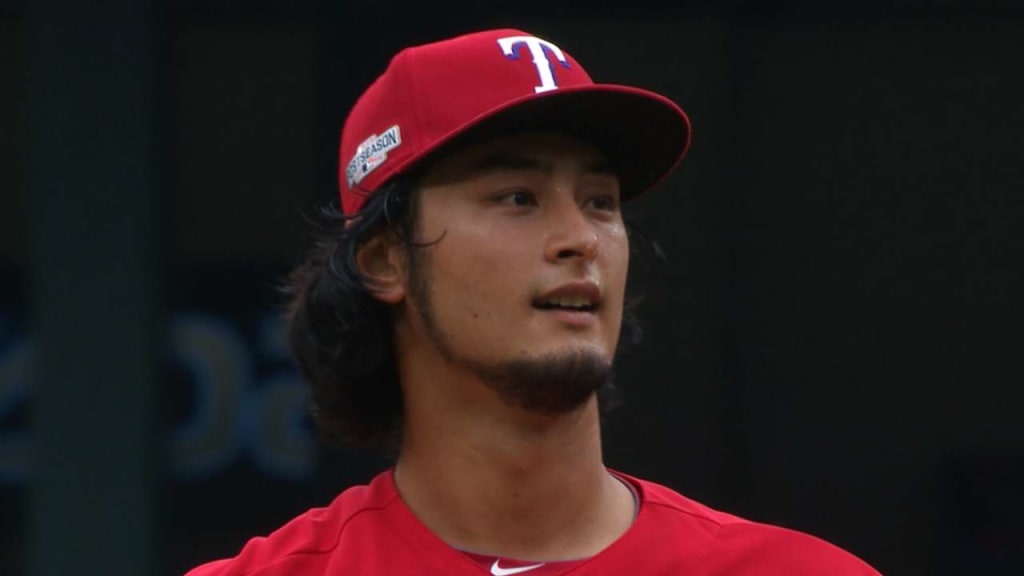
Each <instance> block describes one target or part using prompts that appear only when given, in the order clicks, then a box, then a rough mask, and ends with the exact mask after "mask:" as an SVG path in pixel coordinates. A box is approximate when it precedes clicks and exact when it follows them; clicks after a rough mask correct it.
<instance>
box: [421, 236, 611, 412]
mask: <svg viewBox="0 0 1024 576" xmlns="http://www.w3.org/2000/svg"><path fill="white" fill-rule="evenodd" d="M425 252H426V251H425V250H421V249H416V248H414V249H412V250H411V251H410V253H409V256H408V261H407V264H408V270H409V280H410V282H409V284H410V291H409V293H410V298H411V299H412V300H413V303H414V304H415V306H416V309H417V310H418V312H419V316H420V319H421V321H422V322H423V326H424V329H425V330H426V333H427V336H428V338H430V340H431V342H432V343H433V345H434V346H435V347H436V348H437V349H438V351H439V352H440V353H441V355H442V356H443V357H444V358H445V359H446V360H447V361H448V362H450V363H452V364H455V365H457V366H461V367H463V368H466V369H468V370H469V371H470V372H472V373H474V374H475V375H477V376H478V377H479V378H480V380H481V381H482V382H483V383H484V384H485V385H486V386H488V387H489V388H491V389H492V390H494V391H495V392H496V393H497V394H498V396H499V397H501V398H502V400H504V401H505V403H507V404H508V405H510V406H516V407H518V408H522V409H523V410H526V411H528V412H532V413H535V414H539V415H543V416H558V415H562V414H568V413H570V412H573V411H575V410H577V409H579V408H581V407H582V406H584V405H585V404H586V403H587V402H588V401H589V400H590V398H591V397H592V396H593V395H594V394H595V393H597V392H598V391H600V390H610V389H611V388H613V384H612V381H613V371H612V364H611V362H609V361H608V360H606V359H605V358H604V357H603V356H602V355H601V354H600V353H599V352H598V351H596V350H592V349H589V348H580V349H570V350H565V351H559V352H551V353H548V354H544V355H541V356H537V357H532V358H517V359H512V360H508V361H504V362H497V363H493V364H483V363H479V362H475V361H472V360H470V359H467V358H463V357H460V356H459V355H458V354H457V353H456V351H455V350H453V349H452V347H451V346H450V344H449V342H448V338H446V336H445V333H444V331H443V330H442V329H441V327H440V326H439V325H438V322H437V317H436V315H435V313H434V306H433V299H432V297H431V281H430V275H429V272H428V271H427V270H428V268H429V262H428V260H429V256H428V255H427V254H426V253H425Z"/></svg>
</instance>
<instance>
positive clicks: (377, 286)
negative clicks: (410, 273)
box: [356, 233, 405, 304]
mask: <svg viewBox="0 0 1024 576" xmlns="http://www.w3.org/2000/svg"><path fill="white" fill-rule="evenodd" d="M395 240H396V239H394V238H391V237H390V235H388V234H386V233H385V234H377V235H376V236H374V237H373V238H371V239H370V240H368V241H367V242H366V243H365V244H363V245H362V246H360V247H359V249H358V250H357V251H356V265H357V266H358V267H359V271H360V272H362V273H363V275H364V276H365V277H366V279H367V286H366V288H367V289H368V290H369V291H370V292H371V293H372V294H373V295H374V296H376V297H377V299H378V300H381V301H382V302H386V303H388V304H397V303H399V302H401V301H402V299H403V298H405V265H404V263H405V255H404V249H403V247H402V246H401V244H400V243H399V242H397V241H395Z"/></svg>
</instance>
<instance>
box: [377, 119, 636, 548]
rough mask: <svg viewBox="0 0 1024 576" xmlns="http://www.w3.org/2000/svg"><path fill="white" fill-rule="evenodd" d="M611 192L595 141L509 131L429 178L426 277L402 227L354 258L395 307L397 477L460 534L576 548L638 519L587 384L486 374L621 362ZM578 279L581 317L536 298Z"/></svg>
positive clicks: (435, 526) (622, 235)
mask: <svg viewBox="0 0 1024 576" xmlns="http://www.w3.org/2000/svg"><path fill="white" fill-rule="evenodd" d="M618 204H619V185H618V180H617V178H616V177H615V176H614V174H613V173H611V172H610V171H609V170H608V169H607V165H606V163H605V162H604V158H603V157H602V156H601V154H600V153H599V152H598V151H597V150H596V149H594V148H593V147H592V146H590V145H588V144H586V143H584V142H581V141H578V140H576V139H573V138H569V137H565V136H557V135H537V134H534V135H518V136H510V137H505V138H500V139H497V140H493V141H490V142H487V143H484V144H481V145H478V146H474V147H471V148H468V149H465V150H461V151H458V152H455V153H453V154H451V155H449V156H448V157H446V158H443V159H441V160H439V161H437V162H435V163H434V164H433V165H432V167H431V168H430V169H429V170H428V172H427V173H426V174H425V175H424V176H423V178H422V179H421V196H420V219H419V221H418V222H417V227H416V239H417V240H418V241H420V242H425V243H429V242H433V243H432V244H431V245H430V246H429V247H427V248H422V249H420V250H423V251H424V252H423V254H422V255H420V256H421V257H420V256H418V258H420V259H418V260H417V268H418V270H417V271H416V272H414V271H413V270H411V269H410V266H409V255H408V254H406V253H404V251H403V249H402V247H401V244H400V243H398V242H395V241H394V239H389V238H386V237H379V238H376V239H374V240H372V241H370V242H369V243H367V244H366V245H365V246H364V247H363V249H362V250H361V251H360V253H359V258H358V260H359V264H360V267H361V268H362V270H363V271H364V273H366V274H367V275H368V276H369V277H370V278H372V279H373V283H374V289H375V292H376V294H377V297H378V298H380V299H381V300H383V301H385V302H388V303H390V304H392V305H393V306H394V309H395V312H396V313H395V314H394V316H395V318H396V320H395V338H396V340H395V342H396V349H397V350H396V351H397V357H398V363H399V366H398V369H399V376H400V380H401V383H402V390H403V395H404V400H405V408H404V409H405V427H404V429H403V441H402V446H401V450H400V456H399V459H398V462H397V465H396V468H395V481H396V484H397V486H398V489H399V492H400V493H401V495H402V498H403V500H404V501H405V502H406V504H407V505H408V506H409V508H410V509H411V510H412V511H413V513H414V514H416V516H417V517H418V518H419V519H420V520H421V521H422V522H423V523H424V524H425V525H426V526H427V527H428V528H429V529H430V530H431V531H432V532H434V533H435V534H436V535H438V536H439V537H440V538H441V539H443V540H444V541H446V542H448V543H449V544H451V545H452V546H455V547H457V548H460V549H465V550H470V551H474V552H478V553H481V554H492V555H497V556H504V557H510V558H520V559H527V560H536V561H550V560H559V559H573V558H582V557H587V556H591V555H593V554H596V553H597V552H599V551H600V550H602V549H604V548H605V547H607V546H608V545H609V544H611V543H612V542H613V541H614V540H615V539H617V538H618V537H619V536H621V535H622V533H624V532H625V531H626V530H627V529H628V527H629V525H630V523H631V522H632V519H633V517H634V514H635V503H634V500H633V496H632V494H631V493H630V492H629V490H628V489H627V488H626V487H625V486H624V485H623V484H622V483H621V482H620V481H618V480H616V479H615V478H614V477H612V476H610V475H609V474H608V472H607V470H606V469H605V467H604V464H603V460H602V453H601V439H600V426H599V418H598V410H597V402H596V397H595V396H594V395H593V394H590V395H589V396H586V397H585V398H583V399H582V400H581V401H580V402H579V403H576V404H575V405H573V406H571V407H568V408H565V409H561V410H557V411H538V410H530V409H525V408H523V407H522V404H518V403H517V402H514V401H510V399H509V398H508V397H507V395H506V396H503V395H502V394H501V393H499V390H498V389H496V387H495V385H494V384H493V383H491V382H488V381H487V378H486V377H485V376H484V375H485V374H486V372H487V370H489V369H492V368H495V367H497V368H500V367H502V366H504V365H507V364H508V363H510V362H517V361H518V362H524V361H525V362H534V363H538V365H540V366H544V365H545V364H544V363H545V362H548V363H550V361H551V359H552V358H556V359H557V358H567V357H570V358H571V357H577V358H581V357H582V358H587V359H588V360H589V361H592V362H599V363H600V364H602V365H607V366H610V365H611V362H612V359H613V357H614V354H615V349H616V346H617V345H618V337H619V330H620V325H621V322H622V305H623V297H624V293H625V285H626V276H627V269H628V264H629V244H628V238H627V236H626V231H625V226H624V224H623V221H622V215H621V212H620V211H619V206H618ZM416 274H422V275H424V277H425V278H426V279H427V282H426V288H424V286H423V284H424V283H423V279H424V277H419V278H417V277H416ZM417 280H419V281H420V283H419V284H417ZM581 281H582V282H592V283H594V284H596V285H597V286H599V289H600V295H601V304H600V306H599V307H598V308H597V309H596V310H595V311H594V312H593V313H591V314H589V315H584V316H585V319H584V320H582V321H581V320H580V317H579V316H575V317H572V318H569V317H566V316H565V315H560V314H559V313H556V312H553V311H549V310H541V309H538V308H537V307H536V306H535V303H536V301H537V300H538V298H540V297H541V296H542V295H544V294H546V293H548V292H549V291H551V290H553V289H556V288H558V287H560V286H565V285H567V284H569V283H573V282H581ZM417 286H419V288H417Z"/></svg>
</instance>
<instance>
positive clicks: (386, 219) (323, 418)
mask: <svg viewBox="0 0 1024 576" xmlns="http://www.w3.org/2000/svg"><path fill="white" fill-rule="evenodd" d="M417 217H418V194H417V189H416V184H415V180H414V179H413V178H412V177H411V176H405V177H403V176H399V177H397V178H395V179H392V180H391V181H389V182H388V183H386V184H385V185H383V186H382V187H381V188H380V189H378V191H377V192H375V193H374V194H372V195H370V196H369V198H368V199H367V201H366V203H365V204H364V205H363V207H362V209H360V211H359V212H358V214H356V215H344V214H342V213H341V212H340V211H338V210H337V208H333V207H327V208H324V209H322V210H321V211H320V219H319V222H317V223H315V226H316V228H317V231H318V241H317V243H316V245H315V246H314V248H313V249H312V250H311V251H310V252H309V254H308V255H307V258H306V261H305V262H303V263H302V264H301V265H299V266H298V267H297V268H296V269H295V270H294V271H293V272H292V273H291V275H290V276H289V278H288V283H287V286H286V293H287V294H288V296H289V297H290V299H291V302H290V304H289V307H288V339H289V345H290V347H291V350H292V354H293V355H294V356H295V359H296V360H297V362H298V366H299V371H300V373H301V374H302V377H303V378H305V379H306V380H307V381H308V382H309V383H310V385H311V387H312V397H311V400H312V415H313V419H314V422H315V423H316V425H317V427H318V428H319V429H320V432H321V433H322V434H323V435H324V436H325V437H326V438H327V439H328V440H329V441H331V442H332V443H334V444H338V445H340V446H348V447H373V448H383V449H385V450H388V451H395V450H397V448H398V442H399V435H400V433H401V428H402V412H403V406H402V391H401V386H400V383H399V381H398V370H397V362H396V360H397V359H396V358H395V350H394V332H393V326H392V319H391V311H390V307H389V305H388V304H385V303H383V302H381V301H380V300H378V299H377V298H375V297H374V296H373V294H372V292H371V291H370V290H369V289H368V288H367V286H368V284H369V282H368V279H367V278H365V276H364V275H363V274H362V273H361V272H360V270H359V267H358V265H357V263H356V253H357V252H358V250H359V248H360V246H362V245H363V244H364V243H366V242H367V241H368V240H370V239H371V238H373V237H374V236H376V235H378V234H382V233H393V234H394V235H395V236H396V237H397V238H398V239H399V240H400V241H401V242H403V243H404V245H405V247H406V249H408V250H410V251H411V250H414V249H417V248H419V247H422V246H423V245H420V244H416V243H414V242H413V240H412V238H413V229H414V226H415V223H416V220H417ZM627 230H628V231H629V233H630V236H631V237H632V236H634V233H636V230H635V228H634V227H632V226H627ZM637 236H638V237H639V239H641V240H642V241H643V242H644V243H645V244H647V245H649V246H651V247H653V248H654V249H655V251H656V252H657V251H658V248H657V245H655V244H653V243H652V242H650V240H649V239H648V238H647V237H646V236H645V235H643V234H642V233H639V234H637ZM638 301H639V300H631V301H629V302H628V303H627V306H626V309H625V311H624V315H623V324H622V337H621V338H620V340H621V342H622V345H620V349H622V348H623V347H628V346H629V345H631V344H636V343H637V342H639V339H640V328H639V325H638V323H637V320H636V317H635V316H634V314H633V313H632V310H631V309H632V307H633V304H635V303H637V302H638ZM614 392H615V390H614V389H613V388H612V387H611V386H610V385H609V386H608V387H606V388H602V389H601V390H600V391H599V392H598V400H599V403H600V405H601V410H602V412H603V413H604V412H607V411H608V410H610V409H611V408H613V407H614V406H615V405H617V404H618V399H617V397H616V395H615V394H614Z"/></svg>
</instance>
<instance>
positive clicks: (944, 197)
mask: <svg viewBox="0 0 1024 576" xmlns="http://www.w3.org/2000/svg"><path fill="white" fill-rule="evenodd" d="M494 26H512V27H519V28H523V29H526V30H528V31H530V32H532V33H535V34H537V35H540V36H544V37H546V38H548V39H550V40H552V41H554V42H556V43H557V44H559V45H560V46H562V47H563V48H564V49H566V50H567V51H569V52H570V53H572V54H573V55H574V56H575V57H576V58H577V59H578V60H579V61H581V62H582V63H583V64H584V65H585V66H586V67H587V69H588V71H589V72H590V73H591V75H592V76H593V77H595V79H597V80H598V81H606V82H614V83H624V84H635V85H639V86H643V87H646V88H650V89H653V90H656V91H660V92H662V93H665V94H667V95H669V96H671V97H672V98H673V99H675V100H676V101H678V102H679V103H680V104H681V105H682V106H683V108H684V109H686V110H687V112H688V113H689V115H690V117H691V120H692V122H693V127H694V138H693V146H692V148H691V153H690V155H689V157H688V158H687V159H686V160H685V161H684V163H683V165H682V167H681V169H680V170H679V171H677V173H676V174H675V175H674V176H672V177H671V178H670V179H669V180H668V181H667V182H666V183H665V184H663V185H662V186H661V189H659V190H658V191H656V192H654V193H652V194H650V195H648V196H646V197H645V198H643V199H641V200H639V201H638V202H636V203H635V205H633V206H631V207H630V210H631V212H632V214H633V216H634V217H635V218H636V220H637V221H639V222H640V224H641V226H642V227H643V229H645V230H646V231H647V233H648V234H649V235H650V236H652V237H653V238H654V239H656V240H657V241H658V242H659V243H660V244H661V246H662V247H663V248H664V250H665V251H666V252H667V254H668V261H667V262H665V263H659V262H656V261H651V260H650V259H649V258H648V261H647V263H646V264H645V263H644V262H643V261H641V262H638V263H637V264H638V268H637V269H636V270H635V273H636V275H635V276H634V280H635V285H636V287H637V288H638V289H640V291H642V292H643V293H645V294H646V299H645V301H644V303H643V304H642V306H641V308H640V309H639V315H640V317H641V320H642V322H643V325H644V326H645V331H646V338H645V341H644V344H643V346H641V347H640V348H638V349H636V350H634V351H632V352H630V353H629V354H627V355H626V356H625V357H624V358H623V359H622V361H621V365H620V369H619V373H620V377H619V380H620V386H621V388H623V389H624V392H625V405H624V406H623V407H622V408H621V409H620V410H619V411H618V412H616V413H614V414H613V416H611V418H610V419H609V421H608V425H607V427H606V446H607V461H608V463H609V464H610V465H612V466H614V467H616V468H619V469H622V470H624V471H627V472H630V473H633V474H636V475H640V476H644V477H647V478H650V479H653V480H656V481H659V482H661V483H664V484H667V485H669V486H671V487H673V488H675V489H677V490H679V491H681V492H682V493H684V494H686V495H688V496H690V497H693V498H695V499H698V500H700V501H703V502H705V503H707V504H709V505H712V506H715V507H718V508H722V509H725V510H728V511H730V512H733V513H736V514H739V515H741V516H745V517H749V518H752V519H756V520H762V521H767V522H772V523H777V524H782V525H785V526H789V527H793V528H797V529H800V530H804V531H808V532H811V533H813V534H816V535H819V536H821V537H824V538H826V539H828V540H830V541H832V542H835V543H837V544H838V545H840V546H842V547H844V548H846V549H848V550H850V551H852V552H854V553H856V554H858V555H859V556H861V557H863V558H864V559H866V560H867V561H868V562H870V563H871V564H873V565H874V566H876V567H877V568H879V569H880V570H881V571H883V572H884V573H886V574H908V575H913V574H939V575H953V574H991V575H1004V574H1014V575H1020V574H1024V498H1022V495H1021V493H1022V489H1021V487H1022V486H1024V416H1022V414H1024V393H1022V391H1021V390H1022V388H1024V369H1022V367H1021V363H1022V350H1021V343H1022V337H1021V326H1022V321H1024V313H1022V302H1021V294H1022V291H1024V281H1022V262H1024V235H1022V232H1021V231H1020V229H1021V227H1022V225H1024V199H1022V196H1021V195H1022V193H1024V190H1022V185H1024V154H1022V137H1021V131H1022V129H1024V64H1022V58H1021V56H1022V54H1024V8H1022V5H1021V4H1020V3H1018V2H1009V1H1004V2H998V1H991V2H966V1H955V0H947V1H941V0H933V1H928V0H917V1H912V0H903V1H890V2H881V1H867V2H864V1H861V2H852V1H850V2H833V3H829V4H827V5H823V3H816V2H805V1H798V0H792V1H783V0H777V1H774V2H754V1H749V2H744V1H739V0H734V1H730V2H710V1H697V2H678V3H675V2H667V1H658V0H633V1H631V2H628V3H626V2H621V1H613V0H603V1H600V2H582V1H568V2H561V3H540V2H520V3H515V4H512V3H493V4H488V5H483V4H480V5H477V4H472V3H469V2H465V3H447V4H435V3H418V4H412V3H409V2H387V1H384V0H380V1H377V2H367V3H353V2H327V1H317V0H304V1H300V2H291V3H287V4H286V3H283V2H282V3H278V2H270V1H256V2H253V1H249V2H236V1H231V0H214V1H209V2H200V1H182V2H167V3H164V2H157V1H156V0H148V1H143V0H139V1H129V0H121V1H111V2H99V3H91V2H81V3H77V2H71V1H69V0H67V1H60V0H48V1H32V0H23V1H20V2H19V1H14V0H0V195H2V196H0V198H2V202H0V574H3V575H4V576H23V575H24V576H28V575H32V576H42V575H49V574H61V575H64V574H68V573H78V574H83V573H84V574H104V575H113V574H125V575H130V574H161V575H172V574H179V573H181V572H183V571H184V570H185V569H187V568H188V567H190V566H192V565H194V564H196V563H199V562H201V561H204V560H208V559H212V558H215V557H220V556H225V555H230V554H232V553H234V552H235V551H237V550H238V548H239V547H240V546H241V545H242V544H243V543H244V541H245V540H246V538H247V537H249V536H252V535H255V534H260V533H265V532H266V531H269V530H272V529H273V528H274V527H276V526H278V525H280V524H282V523H283V522H284V521H285V520H287V519H288V518H290V517H291V516H293V515H295V514H297V513H299V512H300V511H302V510H304V509H306V508H308V507H310V506H314V505H321V504H324V503H326V502H327V501H329V500H330V498H331V497H332V496H333V495H334V494H336V493H337V492H339V491H340V490H341V489H343V488H344V487H345V486H347V485H350V484H353V483H357V482H363V481H365V480H367V479H369V478H370V477H371V476H372V475H373V474H374V473H375V472H376V471H378V470H380V469H381V468H382V467H383V466H384V465H385V464H386V463H385V462H383V461H381V460H379V459H376V458H375V457H373V456H372V455H369V454H362V453H350V452H337V451H330V450H326V449H324V448H323V447H321V446H318V445H317V444H315V442H314V440H313V435H312V433H311V432H310V430H309V428H308V424H307V423H306V422H305V419H304V417H303V407H304V403H305V396H304V388H303V386H302V384H301V382H299V381H298V379H297V378H296V376H295V373H294V370H293V369H292V366H291V364H290V362H289V361H288V358H287V355H286V353H285V350H284V348H283V340H282V324H281V321H280V317H279V306H280V302H281V298H280V296H279V294H278V292H277V291H276V287H277V285H278V283H279V281H280V280H281V278H282V275H283V274H285V273H286V272H287V270H288V269H289V267H290V266H291V265H293V264H294V263H295V262H297V261H298V259H299V258H300V257H301V256H302V253H303V251H304V250H305V248H306V247H308V245H309V243H310V237H309V233H308V230H307V226H306V224H305V221H304V215H308V214H311V213H312V212H313V211H314V210H315V208H316V207H317V206H319V205H321V204H324V203H326V202H328V201H331V200H332V199H333V198H334V195H335V193H336V170H337V160H336V152H337V151H336V146H337V140H338V133H339V129H340V126H341V124H342V122H343V120H344V117H345V115H346V114H347V112H348V109H349V108H350V106H351V105H352V103H353V101H354V99H355V98H356V97H357V96H358V94H359V93H360V92H361V90H362V89H363V88H364V87H365V86H366V85H367V84H368V83H369V82H370V81H372V80H373V78H375V77H376V75H378V74H379V73H380V72H381V71H382V70H383V69H384V67H385V66H386V65H387V61H388V59H389V58H390V56H391V55H392V54H393V53H394V52H396V51H397V50H399V49H401V48H402V47H404V46H406V45H409V44H412V43H418V42H424V41H429V40H433V39H438V38H441V37H444V36H447V35H451V34H455V33H460V32H467V31H472V30H476V29H481V28H486V27H494ZM651 129H652V130H657V127H656V126H652V127H651Z"/></svg>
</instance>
